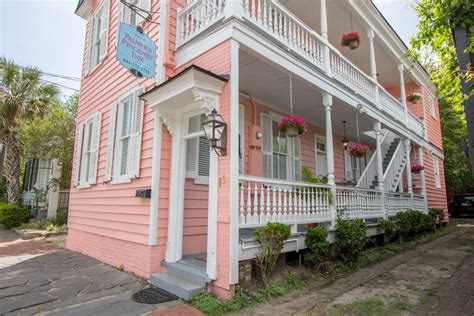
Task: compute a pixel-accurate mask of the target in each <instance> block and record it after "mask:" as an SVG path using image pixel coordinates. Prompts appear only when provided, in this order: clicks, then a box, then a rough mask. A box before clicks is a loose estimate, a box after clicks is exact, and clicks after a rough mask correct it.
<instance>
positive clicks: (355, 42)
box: [341, 32, 360, 49]
mask: <svg viewBox="0 0 474 316" xmlns="http://www.w3.org/2000/svg"><path fill="white" fill-rule="evenodd" d="M359 43H360V36H359V33H357V32H350V33H348V34H344V35H342V40H341V46H343V47H344V46H346V47H347V46H349V47H351V48H352V49H354V48H357V47H358V46H359Z"/></svg>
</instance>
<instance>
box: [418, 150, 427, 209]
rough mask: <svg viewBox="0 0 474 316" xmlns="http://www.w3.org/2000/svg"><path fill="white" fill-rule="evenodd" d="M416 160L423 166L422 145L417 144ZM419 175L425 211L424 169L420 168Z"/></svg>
mask: <svg viewBox="0 0 474 316" xmlns="http://www.w3.org/2000/svg"><path fill="white" fill-rule="evenodd" d="M418 160H419V162H420V165H422V166H424V162H423V147H421V146H418ZM420 177H421V195H423V200H424V202H425V212H427V211H428V200H427V198H426V179H425V170H421V172H420Z"/></svg>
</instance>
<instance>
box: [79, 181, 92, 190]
mask: <svg viewBox="0 0 474 316" xmlns="http://www.w3.org/2000/svg"><path fill="white" fill-rule="evenodd" d="M90 187H91V185H90V184H89V183H83V184H79V185H78V186H77V187H76V189H79V190H80V189H87V188H90Z"/></svg>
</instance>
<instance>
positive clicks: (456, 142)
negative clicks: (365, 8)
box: [410, 0, 474, 187]
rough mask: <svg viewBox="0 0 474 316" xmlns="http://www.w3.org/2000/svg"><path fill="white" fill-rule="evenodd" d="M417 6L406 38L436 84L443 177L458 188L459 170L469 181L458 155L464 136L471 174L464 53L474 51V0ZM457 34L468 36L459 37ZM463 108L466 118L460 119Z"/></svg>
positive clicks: (431, 0) (471, 122) (470, 103)
mask: <svg viewBox="0 0 474 316" xmlns="http://www.w3.org/2000/svg"><path fill="white" fill-rule="evenodd" d="M415 10H416V12H417V13H418V16H419V17H420V23H419V25H418V29H419V32H418V34H416V35H415V36H414V37H413V38H412V39H411V41H410V44H411V46H412V49H411V53H412V54H413V55H414V56H416V57H418V58H420V57H425V58H424V60H425V61H427V62H428V63H429V67H428V68H429V69H430V70H431V75H432V77H433V81H434V82H435V84H436V85H437V87H438V93H439V103H440V111H441V115H442V116H441V125H442V130H443V133H444V134H445V136H443V140H444V141H445V152H446V158H447V159H446V169H447V175H446V178H447V181H448V182H449V181H452V182H453V183H456V182H457V184H455V187H459V180H460V179H459V178H456V177H457V176H461V175H462V179H463V180H465V181H467V182H469V183H472V181H471V180H470V179H467V178H466V177H465V176H466V173H465V171H466V161H465V160H466V159H465V158H464V157H462V153H464V150H462V149H463V144H464V143H465V142H466V140H467V139H469V144H470V146H469V148H468V149H469V153H470V156H471V168H470V169H471V175H472V174H474V97H473V96H472V68H471V67H472V65H470V64H469V57H468V56H471V58H472V56H473V55H474V14H473V13H472V12H474V2H473V1H472V0H419V1H417V2H416V5H415ZM460 34H461V35H466V36H464V38H461V37H460V36H459V35H460ZM461 47H462V48H463V49H461ZM463 107H464V114H465V117H464V118H461V117H460V114H461V115H462V110H463ZM449 115H454V116H453V117H450V116H449ZM466 119H467V120H466ZM466 124H467V128H466ZM453 128H454V130H453ZM460 140H461V142H460ZM468 161H469V160H468ZM448 162H450V163H449V164H448ZM453 163H454V164H453ZM468 166H469V165H467V167H468ZM458 167H459V168H458ZM448 176H449V178H448Z"/></svg>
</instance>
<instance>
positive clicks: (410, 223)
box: [396, 210, 432, 242]
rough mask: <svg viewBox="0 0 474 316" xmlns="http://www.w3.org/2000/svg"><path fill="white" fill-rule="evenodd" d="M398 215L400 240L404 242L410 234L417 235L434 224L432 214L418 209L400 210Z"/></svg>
mask: <svg viewBox="0 0 474 316" xmlns="http://www.w3.org/2000/svg"><path fill="white" fill-rule="evenodd" d="M396 217H397V231H398V235H399V236H400V242H403V241H404V240H405V239H406V238H407V237H408V235H410V234H412V235H416V234H419V233H421V232H423V230H424V229H426V228H427V227H429V226H430V225H431V224H432V217H431V214H430V215H427V214H423V213H422V212H420V211H417V210H406V211H405V212H398V213H397V215H396Z"/></svg>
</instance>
